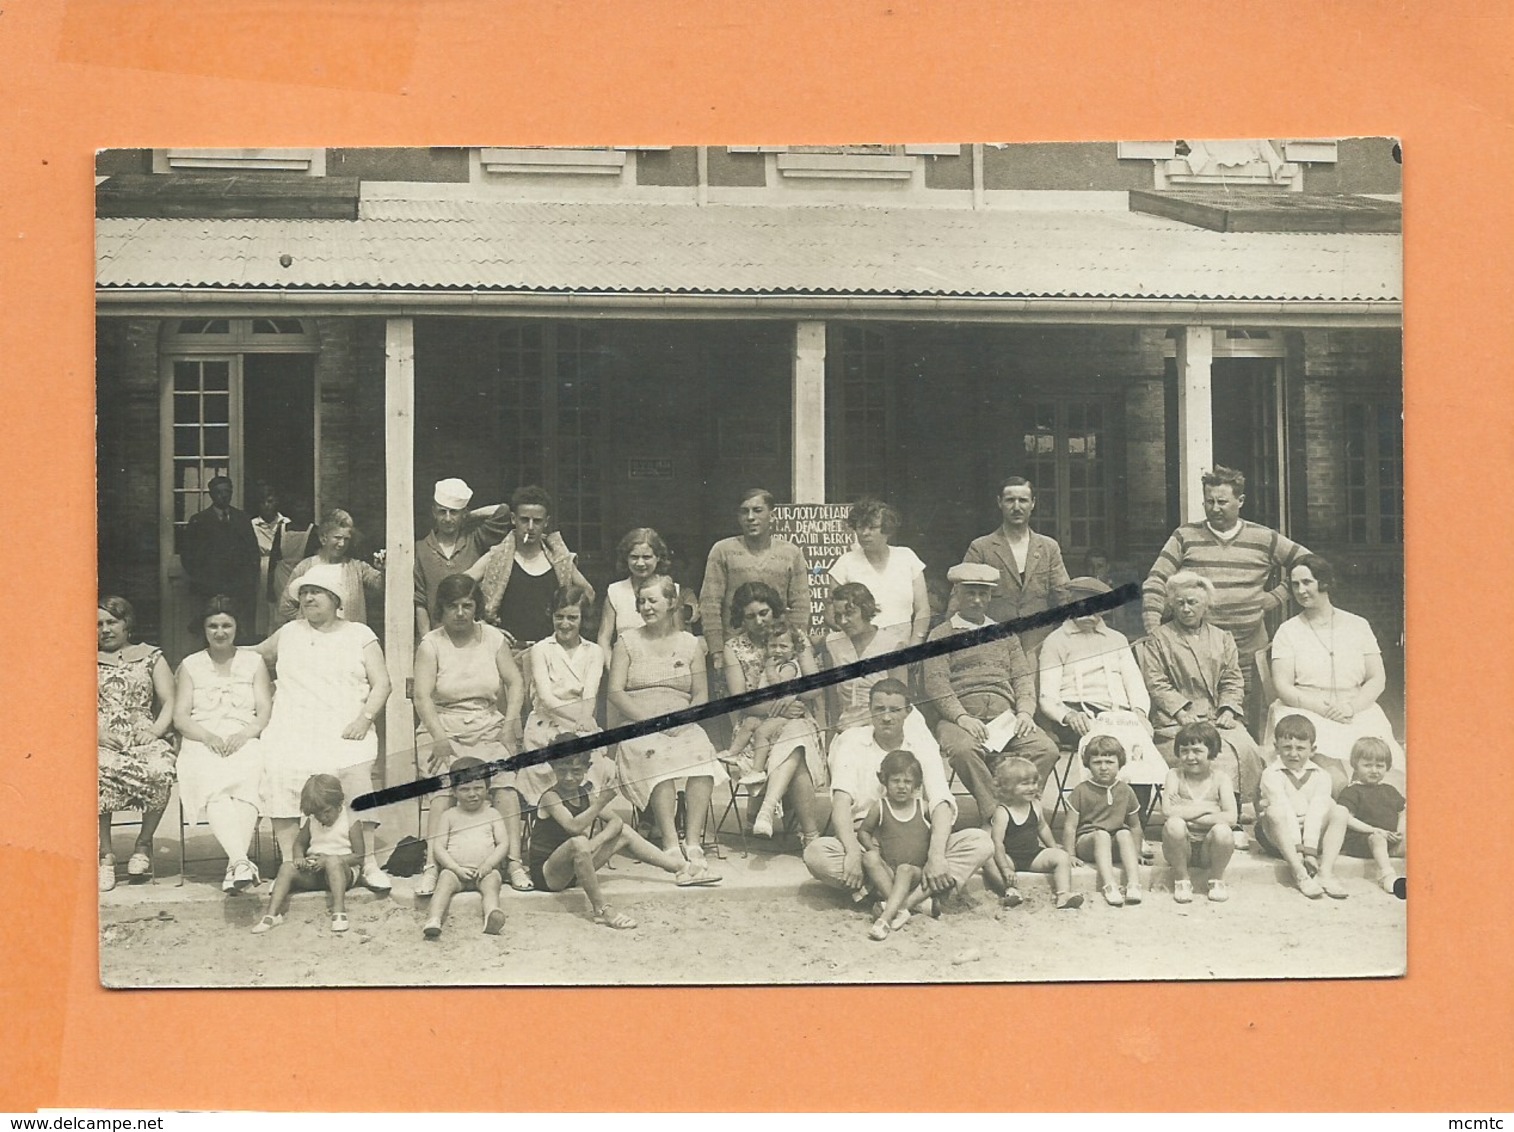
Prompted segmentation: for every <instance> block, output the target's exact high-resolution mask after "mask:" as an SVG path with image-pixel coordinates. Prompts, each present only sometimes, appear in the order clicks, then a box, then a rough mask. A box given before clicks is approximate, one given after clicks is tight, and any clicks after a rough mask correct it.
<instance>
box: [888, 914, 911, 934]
mask: <svg viewBox="0 0 1514 1132" xmlns="http://www.w3.org/2000/svg"><path fill="white" fill-rule="evenodd" d="M909 918H910V910H909V909H908V908H900V909H899V910H898V911H897V912H895V913H894V918H893V919H892V920H890V921H889V922H888V930H889V931H891V932H896V931H898V930H899V929H900V928H902V927H903V926H904V925H905V924H907V923H909Z"/></svg>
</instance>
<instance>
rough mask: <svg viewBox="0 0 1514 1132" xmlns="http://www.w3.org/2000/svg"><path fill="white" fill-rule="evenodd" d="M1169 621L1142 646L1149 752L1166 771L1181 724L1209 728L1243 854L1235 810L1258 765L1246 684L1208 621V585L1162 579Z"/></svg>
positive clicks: (1182, 574)
mask: <svg viewBox="0 0 1514 1132" xmlns="http://www.w3.org/2000/svg"><path fill="white" fill-rule="evenodd" d="M1166 600H1167V611H1168V613H1169V614H1170V615H1171V620H1169V621H1166V622H1164V623H1163V624H1162V625H1160V626H1158V627H1157V629H1156V630H1155V631H1154V632H1152V634H1151V635H1150V636H1149V637H1147V638H1146V640H1145V641H1144V642H1143V643H1142V645H1141V647H1140V649H1139V650H1138V651H1139V653H1140V661H1141V673H1142V675H1143V676H1145V678H1146V690H1147V691H1148V692H1150V693H1151V723H1152V726H1153V727H1154V728H1155V736H1154V737H1155V739H1156V744H1157V749H1158V750H1159V751H1160V752H1161V754H1162V757H1163V758H1164V759H1166V760H1167V765H1168V766H1176V765H1177V754H1176V753H1175V752H1174V750H1173V737H1174V736H1176V735H1177V733H1178V729H1179V728H1181V727H1183V726H1185V725H1186V724H1189V723H1212V724H1214V726H1215V727H1216V728H1217V729H1218V730H1219V733H1220V752H1219V755H1218V756H1217V757H1216V758H1215V763H1214V765H1215V769H1217V770H1219V771H1222V772H1223V773H1224V775H1225V777H1226V779H1227V780H1228V781H1230V782H1231V783H1233V784H1234V785H1235V788H1236V790H1237V791H1238V793H1237V795H1236V815H1237V818H1236V822H1235V826H1234V833H1235V841H1236V845H1237V847H1238V848H1245V847H1246V839H1245V834H1244V832H1243V831H1242V830H1241V827H1240V820H1239V815H1240V803H1241V802H1242V801H1249V802H1252V803H1253V804H1254V803H1255V802H1256V791H1257V784H1258V783H1259V782H1260V781H1261V776H1262V766H1263V759H1262V753H1261V749H1260V748H1259V747H1258V746H1257V745H1256V740H1254V739H1253V738H1252V737H1251V735H1250V734H1249V733H1248V732H1247V730H1246V727H1245V698H1246V681H1245V677H1244V676H1243V675H1242V673H1241V661H1240V654H1239V652H1238V651H1237V650H1236V646H1235V638H1234V637H1232V636H1231V635H1230V634H1229V633H1227V632H1226V631H1225V630H1224V629H1220V628H1217V627H1216V626H1214V625H1212V624H1211V623H1210V621H1209V610H1210V608H1211V607H1212V606H1213V605H1214V583H1212V582H1211V581H1210V580H1209V579H1208V578H1206V577H1204V576H1203V575H1202V574H1197V573H1195V572H1194V571H1192V570H1179V571H1178V572H1177V573H1176V574H1174V575H1173V576H1172V577H1170V578H1168V579H1167V591H1166Z"/></svg>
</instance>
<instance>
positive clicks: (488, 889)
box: [421, 869, 505, 939]
mask: <svg viewBox="0 0 1514 1132" xmlns="http://www.w3.org/2000/svg"><path fill="white" fill-rule="evenodd" d="M500 883H501V882H500V876H499V870H498V869H490V870H489V871H488V872H486V873H482V874H480V875H479V876H477V877H476V878H466V877H461V876H458V874H457V873H455V872H453V871H452V870H451V869H443V870H442V871H441V873H440V875H438V877H437V878H436V893H435V895H433V896H432V897H431V917H430V918H429V919H428V920H427V921H426V924H425V926H424V927H423V928H421V934H422V935H424V936H425V937H426V938H427V939H438V938H440V936H441V934H442V924H443V923H445V922H446V919H447V908H448V906H450V905H451V903H452V898H453V897H454V896H456V895H457V894H458V893H459V892H465V891H467V890H468V889H470V888H476V889H477V890H478V893H479V895H480V896H482V897H483V900H484V934H486V935H499V933H500V932H501V931H502V930H503V929H504V926H505V913H504V912H503V911H502V910H501V909H500V906H499V890H500Z"/></svg>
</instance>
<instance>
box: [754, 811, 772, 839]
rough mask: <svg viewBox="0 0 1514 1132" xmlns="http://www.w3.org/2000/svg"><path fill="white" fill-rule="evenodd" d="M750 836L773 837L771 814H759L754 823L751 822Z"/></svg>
mask: <svg viewBox="0 0 1514 1132" xmlns="http://www.w3.org/2000/svg"><path fill="white" fill-rule="evenodd" d="M752 836H753V837H772V836H773V817H772V815H771V814H767V813H760V814H758V815H757V819H756V820H755V821H754V822H752Z"/></svg>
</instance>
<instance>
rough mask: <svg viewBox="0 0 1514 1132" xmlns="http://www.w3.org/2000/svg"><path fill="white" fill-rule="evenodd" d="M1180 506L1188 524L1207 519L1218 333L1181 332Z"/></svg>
mask: <svg viewBox="0 0 1514 1132" xmlns="http://www.w3.org/2000/svg"><path fill="white" fill-rule="evenodd" d="M1177 346H1178V350H1177V353H1178V505H1179V509H1180V510H1181V512H1182V516H1183V521H1184V522H1185V523H1197V522H1200V521H1202V520H1203V518H1204V485H1203V481H1202V477H1203V474H1204V472H1205V471H1207V470H1208V469H1209V468H1210V467H1212V466H1213V464H1214V409H1213V404H1212V393H1213V386H1212V380H1213V379H1212V375H1211V368H1212V365H1213V362H1214V332H1213V331H1212V330H1211V329H1210V328H1209V327H1207V326H1184V327H1181V328H1179V330H1178V342H1177Z"/></svg>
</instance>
